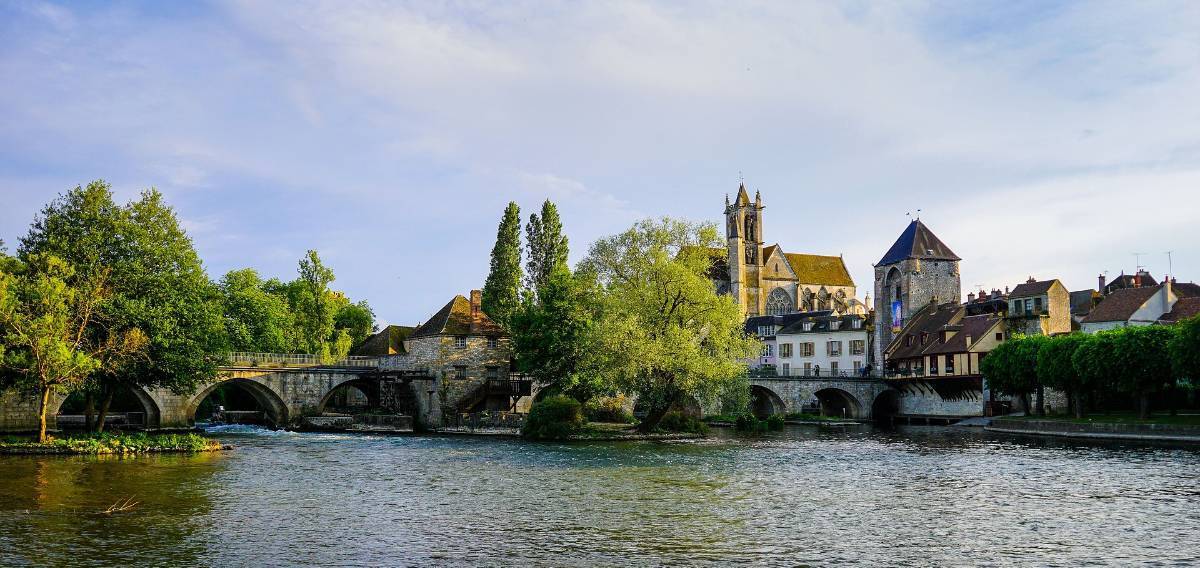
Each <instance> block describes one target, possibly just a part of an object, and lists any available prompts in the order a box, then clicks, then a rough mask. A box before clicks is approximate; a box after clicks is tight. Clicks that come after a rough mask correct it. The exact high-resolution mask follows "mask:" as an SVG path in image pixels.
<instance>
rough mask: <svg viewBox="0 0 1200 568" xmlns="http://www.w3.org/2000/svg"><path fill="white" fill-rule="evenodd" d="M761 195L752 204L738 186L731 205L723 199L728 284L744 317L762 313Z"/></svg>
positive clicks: (744, 191) (726, 199) (743, 188)
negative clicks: (727, 245) (727, 249)
mask: <svg viewBox="0 0 1200 568" xmlns="http://www.w3.org/2000/svg"><path fill="white" fill-rule="evenodd" d="M762 211H763V204H762V195H760V194H759V193H758V192H755V194H754V202H753V203H751V202H750V196H749V195H748V194H747V193H746V184H745V183H743V184H741V185H740V186H738V194H737V199H736V200H735V201H734V202H733V204H730V203H729V198H728V197H726V198H725V226H726V234H725V236H726V238H727V239H728V242H729V284H730V291H731V292H732V293H733V297H734V298H736V299H737V301H738V305H740V306H742V312H743V313H744V314H745V315H746V316H747V317H749V316H756V315H759V314H762V313H763V308H764V304H763V302H764V301H765V298H763V297H762V293H761V292H762V287H761V280H760V278H761V274H762V270H761V269H762V266H763V242H762V219H763V216H762Z"/></svg>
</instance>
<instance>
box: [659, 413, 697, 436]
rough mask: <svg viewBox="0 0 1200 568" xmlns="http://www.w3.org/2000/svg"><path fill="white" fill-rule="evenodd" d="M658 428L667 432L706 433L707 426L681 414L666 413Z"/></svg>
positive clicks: (692, 417)
mask: <svg viewBox="0 0 1200 568" xmlns="http://www.w3.org/2000/svg"><path fill="white" fill-rule="evenodd" d="M658 428H659V429H660V430H665V431H667V432H690V433H693V434H707V433H708V424H705V423H704V422H703V421H701V420H700V419H699V418H696V417H694V416H688V415H686V414H684V413H682V412H668V413H667V414H666V416H663V417H662V420H661V421H659V423H658Z"/></svg>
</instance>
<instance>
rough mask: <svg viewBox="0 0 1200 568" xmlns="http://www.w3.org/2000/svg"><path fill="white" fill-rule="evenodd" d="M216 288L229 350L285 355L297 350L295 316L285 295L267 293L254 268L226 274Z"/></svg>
mask: <svg viewBox="0 0 1200 568" xmlns="http://www.w3.org/2000/svg"><path fill="white" fill-rule="evenodd" d="M276 282H278V281H276ZM218 288H220V290H221V295H222V299H223V304H224V311H225V333H226V335H227V336H228V340H229V347H230V348H231V349H233V350H234V351H253V352H266V353H289V352H293V351H296V350H297V349H299V341H298V338H297V337H296V336H295V330H294V328H295V317H294V316H293V314H292V311H291V307H290V306H289V305H288V299H287V296H286V295H284V294H281V293H273V292H272V291H270V290H269V289H268V288H267V286H266V283H264V282H263V281H262V279H261V278H259V276H258V273H257V272H255V271H254V269H251V268H244V269H241V270H231V271H229V272H228V273H226V274H225V276H224V277H223V278H221V282H220V284H219V285H218Z"/></svg>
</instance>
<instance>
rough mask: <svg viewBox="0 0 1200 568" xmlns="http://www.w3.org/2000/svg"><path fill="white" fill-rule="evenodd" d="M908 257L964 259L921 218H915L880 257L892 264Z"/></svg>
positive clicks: (880, 261) (886, 262)
mask: <svg viewBox="0 0 1200 568" xmlns="http://www.w3.org/2000/svg"><path fill="white" fill-rule="evenodd" d="M906 258H919V259H922V260H962V259H961V258H959V257H958V255H956V254H954V251H952V250H950V247H948V246H946V243H943V242H942V241H941V239H939V238H937V235H934V234H933V231H930V230H929V227H926V226H925V223H922V222H921V220H920V219H917V220H914V221H913V222H911V223H909V224H908V227H907V228H905V229H904V232H903V233H900V238H898V239H896V242H895V244H893V245H892V248H890V249H888V251H887V253H886V254H884V255H883V258H881V259H879V262H878V263H876V264H877V265H879V264H892V263H896V262H900V261H902V260H904V259H906Z"/></svg>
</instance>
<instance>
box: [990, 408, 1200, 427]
mask: <svg viewBox="0 0 1200 568" xmlns="http://www.w3.org/2000/svg"><path fill="white" fill-rule="evenodd" d="M1188 412H1195V411H1188ZM1013 418H1016V419H1018V420H1053V421H1056V422H1075V423H1079V424H1169V425H1172V426H1200V414H1194V413H1193V414H1177V415H1175V416H1171V415H1170V414H1166V413H1161V414H1151V415H1150V417H1149V418H1148V419H1146V420H1138V417H1137V413H1136V412H1105V413H1089V414H1086V415H1084V417H1083V418H1075V417H1074V416H1068V415H1063V414H1058V415H1054V416H1014V417H1013Z"/></svg>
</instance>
